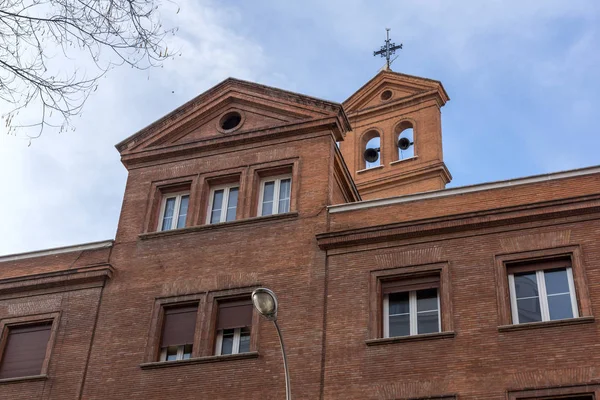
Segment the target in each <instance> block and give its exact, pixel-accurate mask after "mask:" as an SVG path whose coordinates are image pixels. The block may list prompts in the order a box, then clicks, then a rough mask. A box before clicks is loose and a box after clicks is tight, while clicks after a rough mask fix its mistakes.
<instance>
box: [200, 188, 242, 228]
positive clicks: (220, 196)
mask: <svg viewBox="0 0 600 400" xmlns="http://www.w3.org/2000/svg"><path fill="white" fill-rule="evenodd" d="M239 189H240V188H239V185H238V184H235V185H228V186H217V187H214V188H212V189H211V190H210V199H209V204H208V212H207V216H206V223H207V224H217V223H219V222H227V221H235V219H236V214H237V203H238V194H239Z"/></svg>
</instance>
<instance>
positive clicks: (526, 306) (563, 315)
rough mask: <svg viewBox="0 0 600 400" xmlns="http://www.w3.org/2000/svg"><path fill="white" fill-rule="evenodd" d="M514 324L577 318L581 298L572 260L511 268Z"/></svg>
mask: <svg viewBox="0 0 600 400" xmlns="http://www.w3.org/2000/svg"><path fill="white" fill-rule="evenodd" d="M507 270H508V273H509V275H508V283H509V290H510V302H511V309H512V318H513V323H514V324H524V323H528V322H541V321H554V320H558V319H567V318H577V317H578V316H579V312H578V309H577V298H576V296H575V285H574V282H573V271H572V269H571V260H570V259H568V258H563V259H553V260H540V261H533V262H527V263H517V264H512V265H509V266H507Z"/></svg>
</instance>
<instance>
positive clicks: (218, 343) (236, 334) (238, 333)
mask: <svg viewBox="0 0 600 400" xmlns="http://www.w3.org/2000/svg"><path fill="white" fill-rule="evenodd" d="M247 328H249V329H250V335H251V336H252V328H250V327H247ZM242 329H243V328H234V329H233V346H232V347H231V354H239V353H240V342H241V337H242ZM223 331H224V329H221V330H219V331H218V332H217V338H216V340H215V355H217V356H220V355H222V354H221V351H222V350H223Z"/></svg>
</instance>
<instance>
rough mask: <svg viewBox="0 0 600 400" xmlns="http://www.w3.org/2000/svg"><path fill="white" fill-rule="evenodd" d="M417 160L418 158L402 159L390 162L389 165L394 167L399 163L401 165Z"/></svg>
mask: <svg viewBox="0 0 600 400" xmlns="http://www.w3.org/2000/svg"><path fill="white" fill-rule="evenodd" d="M418 158H419V157H418V156H412V157H408V158H405V159H402V160H396V161H392V162H391V163H390V165H396V164H400V163H403V162H409V161H417V159H418Z"/></svg>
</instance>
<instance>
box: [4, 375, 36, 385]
mask: <svg viewBox="0 0 600 400" xmlns="http://www.w3.org/2000/svg"><path fill="white" fill-rule="evenodd" d="M46 379H48V375H30V376H17V377H15V378H4V379H0V385H3V384H8V383H17V382H30V381H43V380H46Z"/></svg>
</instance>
